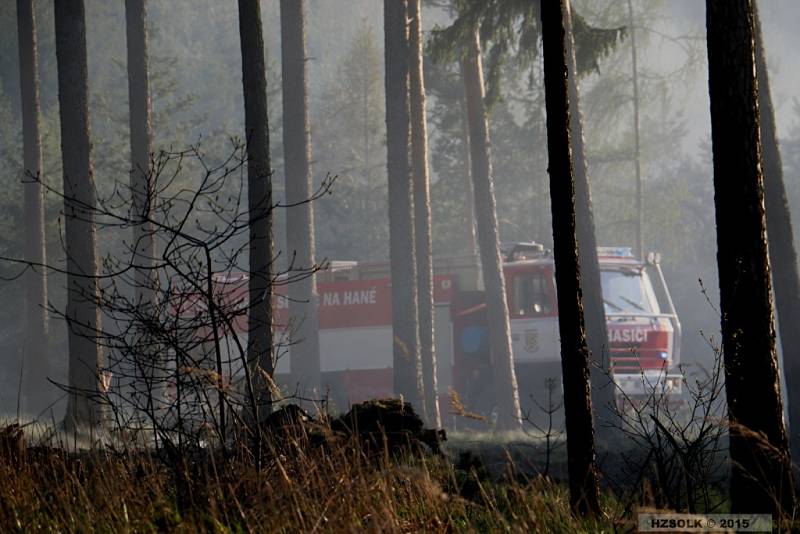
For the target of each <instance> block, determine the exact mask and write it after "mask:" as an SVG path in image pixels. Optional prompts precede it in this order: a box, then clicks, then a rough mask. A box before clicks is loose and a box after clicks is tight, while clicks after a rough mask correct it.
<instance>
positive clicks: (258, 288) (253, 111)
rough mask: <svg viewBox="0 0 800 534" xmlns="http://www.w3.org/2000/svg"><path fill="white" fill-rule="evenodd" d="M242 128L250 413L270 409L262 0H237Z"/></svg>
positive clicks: (269, 193) (269, 236)
mask: <svg viewBox="0 0 800 534" xmlns="http://www.w3.org/2000/svg"><path fill="white" fill-rule="evenodd" d="M239 34H240V39H241V48H242V85H243V89H244V116H245V130H246V131H247V199H248V200H247V202H248V211H249V218H250V220H249V226H250V247H249V249H250V250H249V252H250V254H249V255H250V281H249V288H248V290H249V298H250V306H249V312H248V318H247V330H248V337H247V363H248V367H249V368H250V370H251V376H252V377H253V379H254V380H253V382H254V384H255V388H256V391H255V394H256V399H254V403H255V405H256V406H254V407H253V408H252V409H254V410H255V411H256V412H257V413H255V414H251V416H252V418H254V419H256V420H261V419H263V418H264V417H266V416H267V415H268V414H269V412H270V409H271V402H272V392H271V391H270V389H269V384H268V383H267V380H265V378H264V377H263V375H262V373H266V374H267V375H268V376H269V377H272V375H273V374H274V371H275V362H274V360H273V357H272V276H273V273H272V260H273V257H274V245H273V240H272V165H271V163H270V159H269V122H268V116H267V68H266V62H265V60H264V37H263V34H262V31H261V2H259V1H258V0H239Z"/></svg>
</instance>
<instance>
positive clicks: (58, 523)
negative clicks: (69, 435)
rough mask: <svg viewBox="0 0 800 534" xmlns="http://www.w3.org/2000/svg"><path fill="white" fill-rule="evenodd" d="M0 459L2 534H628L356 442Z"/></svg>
mask: <svg viewBox="0 0 800 534" xmlns="http://www.w3.org/2000/svg"><path fill="white" fill-rule="evenodd" d="M8 452H9V451H8V450H7V449H6V450H3V451H0V480H2V481H3V483H2V484H0V531H2V532H15V531H16V532H37V531H45V532H323V531H325V532H331V531H335V532H342V531H344V532H356V531H357V532H420V531H422V532H453V531H456V532H470V531H511V532H534V531H535V532H602V531H619V530H620V529H623V530H624V529H630V528H631V526H632V525H631V524H630V523H627V522H622V521H617V520H616V519H615V518H618V517H620V515H621V511H620V510H619V509H618V508H617V507H616V505H615V503H614V502H613V501H610V500H609V501H608V502H607V503H606V510H607V513H608V517H604V518H602V519H601V520H599V521H596V522H595V521H590V520H584V519H580V518H576V517H574V516H573V515H572V514H571V513H570V511H569V504H568V503H569V499H568V495H567V493H566V490H565V489H564V487H562V486H560V485H557V484H555V483H553V482H551V481H548V480H545V479H534V480H522V481H520V480H509V479H506V480H505V481H503V482H498V481H490V480H488V479H487V478H485V477H482V476H479V475H478V473H477V471H475V470H474V469H473V470H459V469H456V468H455V467H454V466H453V465H452V463H451V462H450V461H449V460H447V459H446V458H444V457H438V456H422V457H420V456H415V457H406V458H405V459H403V460H397V459H392V458H390V457H389V455H388V453H386V452H385V451H384V453H383V454H380V453H379V454H377V455H372V456H369V455H367V454H366V453H365V452H363V450H362V448H361V447H359V446H357V444H355V443H354V442H352V441H349V442H336V443H335V444H334V445H329V446H321V447H320V446H317V447H314V446H310V445H309V444H308V443H307V442H306V440H305V437H300V438H295V437H282V438H280V439H273V440H272V441H271V442H270V451H269V453H268V454H267V455H266V457H267V460H266V462H265V464H264V466H263V467H262V468H261V469H260V470H257V469H256V468H255V467H254V466H253V463H252V462H251V461H248V460H247V459H246V458H245V457H241V456H239V457H237V455H235V454H234V455H232V457H230V458H227V459H225V458H222V456H221V455H218V454H208V453H203V452H200V453H195V454H194V455H193V457H192V458H191V459H189V457H188V456H176V455H173V456H171V457H167V456H155V455H153V454H151V453H146V452H138V453H128V454H118V453H112V452H109V450H108V449H106V450H95V451H89V452H82V453H80V454H71V453H67V452H65V451H64V450H60V449H51V448H44V447H39V448H36V447H34V448H28V449H25V450H24V452H23V453H22V454H21V455H10V454H7V453H8Z"/></svg>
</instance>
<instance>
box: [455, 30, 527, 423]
mask: <svg viewBox="0 0 800 534" xmlns="http://www.w3.org/2000/svg"><path fill="white" fill-rule="evenodd" d="M463 64H464V86H465V91H466V99H467V118H468V121H469V145H470V157H471V160H472V184H473V194H474V196H475V218H476V222H477V234H478V247H479V248H480V255H481V263H482V266H483V281H484V284H485V286H486V307H487V318H488V323H489V346H490V351H491V354H492V368H493V371H494V390H495V402H496V403H497V415H498V417H497V426H498V427H500V428H503V429H514V428H519V427H520V424H521V412H520V407H519V392H518V389H517V377H516V372H515V370H514V354H513V352H512V349H511V326H510V323H509V316H508V304H507V302H506V287H505V278H504V276H503V265H502V260H501V258H500V246H499V236H498V231H497V204H496V202H495V196H494V178H493V177H492V163H491V154H490V149H489V146H490V145H489V126H488V124H487V120H486V108H485V106H484V102H483V99H484V95H485V93H484V86H483V66H482V62H481V44H480V39H479V36H478V32H477V30H476V31H475V32H474V34H473V36H472V38H471V39H470V42H469V48H468V50H467V55H466V57H465V58H464V63H463Z"/></svg>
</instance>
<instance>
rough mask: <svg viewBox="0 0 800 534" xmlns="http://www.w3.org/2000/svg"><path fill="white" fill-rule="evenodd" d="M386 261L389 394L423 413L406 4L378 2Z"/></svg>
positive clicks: (395, 0)
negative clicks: (382, 74) (382, 72)
mask: <svg viewBox="0 0 800 534" xmlns="http://www.w3.org/2000/svg"><path fill="white" fill-rule="evenodd" d="M383 9H384V19H383V20H384V31H385V34H386V35H385V39H386V41H385V54H386V59H385V62H386V79H385V83H386V149H387V165H388V176H389V259H390V262H391V273H392V330H393V337H394V343H393V359H392V365H393V368H394V392H395V393H396V394H400V395H403V397H404V398H405V400H407V401H408V402H411V403H412V405H413V406H414V408H416V409H417V410H419V411H420V413H424V412H425V404H424V401H423V400H424V386H423V382H422V365H421V361H420V349H419V344H420V340H419V320H418V312H417V310H418V302H417V266H416V254H415V249H414V198H413V181H412V176H411V168H410V163H409V92H408V88H409V65H408V24H407V9H408V2H407V0H384V2H383Z"/></svg>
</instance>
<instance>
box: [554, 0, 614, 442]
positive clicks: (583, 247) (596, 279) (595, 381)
mask: <svg viewBox="0 0 800 534" xmlns="http://www.w3.org/2000/svg"><path fill="white" fill-rule="evenodd" d="M564 9H565V12H564V28H565V32H566V41H565V44H566V49H567V67H568V76H569V78H568V84H569V85H568V88H569V109H570V128H571V130H572V132H571V140H572V162H573V167H572V172H573V178H574V180H575V230H576V233H577V237H578V259H579V260H580V265H581V279H580V282H581V293H582V295H583V309H584V318H585V321H586V343H587V345H588V347H589V354H590V357H591V358H592V360H591V361H593V364H592V365H590V368H589V374H590V376H591V381H592V406H593V407H594V413H595V419H596V423H597V424H596V429H597V434H598V438H600V437H601V436H604V435H605V437H610V434H611V433H613V432H614V431H615V428H616V429H618V428H619V423H618V422H617V421H616V419H617V418H616V417H615V416H614V413H615V411H614V402H615V400H614V399H615V386H614V384H613V382H612V380H611V358H610V353H609V351H608V330H607V324H606V312H605V307H604V306H603V286H602V283H601V279H600V264H599V262H598V260H597V240H596V233H595V227H594V215H593V213H592V190H591V186H590V184H589V175H588V170H587V162H586V152H585V145H584V138H583V116H582V114H581V107H580V91H579V89H578V78H577V72H578V70H577V66H576V64H575V41H574V39H573V35H572V15H571V9H570V1H569V0H567V1H565V2H564ZM604 441H605V440H604Z"/></svg>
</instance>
